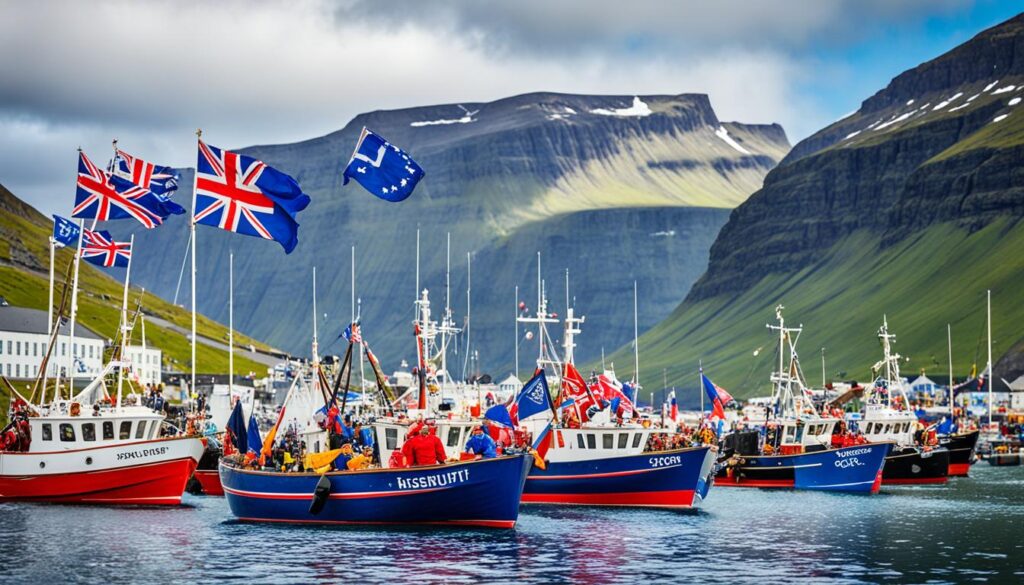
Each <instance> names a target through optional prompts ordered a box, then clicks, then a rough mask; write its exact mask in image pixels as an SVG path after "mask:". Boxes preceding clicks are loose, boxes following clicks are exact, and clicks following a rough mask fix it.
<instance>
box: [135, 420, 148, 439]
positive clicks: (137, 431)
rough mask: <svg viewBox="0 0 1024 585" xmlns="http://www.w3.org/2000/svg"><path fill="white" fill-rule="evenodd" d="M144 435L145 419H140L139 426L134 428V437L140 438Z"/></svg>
mask: <svg viewBox="0 0 1024 585" xmlns="http://www.w3.org/2000/svg"><path fill="white" fill-rule="evenodd" d="M145 436H146V421H144V420H140V421H139V426H138V427H136V428H135V438H136V439H142V438H144V437H145Z"/></svg>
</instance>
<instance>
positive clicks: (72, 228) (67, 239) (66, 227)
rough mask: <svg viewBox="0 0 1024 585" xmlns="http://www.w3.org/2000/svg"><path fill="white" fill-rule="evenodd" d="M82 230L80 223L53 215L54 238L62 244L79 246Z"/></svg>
mask: <svg viewBox="0 0 1024 585" xmlns="http://www.w3.org/2000/svg"><path fill="white" fill-rule="evenodd" d="M81 231H82V230H81V228H79V227H78V224H76V223H74V222H73V221H71V220H70V219H65V218H63V217H61V216H59V215H54V216H53V240H54V241H55V242H57V243H58V244H60V245H61V246H77V245H78V233H79V232H81Z"/></svg>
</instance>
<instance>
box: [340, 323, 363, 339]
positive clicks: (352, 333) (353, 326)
mask: <svg viewBox="0 0 1024 585" xmlns="http://www.w3.org/2000/svg"><path fill="white" fill-rule="evenodd" d="M342 335H344V336H345V339H346V340H348V342H349V343H362V342H363V336H362V335H360V334H359V322H358V321H357V322H355V323H349V325H348V327H346V328H345V332H344V333H343V334H342Z"/></svg>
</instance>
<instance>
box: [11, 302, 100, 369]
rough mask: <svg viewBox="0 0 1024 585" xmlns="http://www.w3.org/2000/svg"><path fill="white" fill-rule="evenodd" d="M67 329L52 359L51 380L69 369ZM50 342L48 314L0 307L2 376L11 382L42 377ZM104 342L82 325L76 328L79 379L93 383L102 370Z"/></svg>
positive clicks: (64, 326) (58, 339)
mask: <svg viewBox="0 0 1024 585" xmlns="http://www.w3.org/2000/svg"><path fill="white" fill-rule="evenodd" d="M68 341H69V338H68V325H62V326H61V328H60V334H59V335H58V336H57V341H56V346H55V348H54V351H53V353H52V354H51V355H50V362H49V364H50V366H49V372H48V375H49V376H55V375H57V373H58V372H61V373H62V372H64V371H65V370H66V369H67V367H68V355H69V354H68ZM48 342H49V337H48V331H47V326H46V311H39V310H36V309H26V308H23V307H12V306H0V372H2V373H3V375H4V376H7V377H8V378H12V379H31V378H35V377H36V376H37V375H38V374H39V367H40V366H41V365H42V362H43V358H44V357H45V356H46V346H47V343H48ZM103 346H104V339H103V338H102V337H100V336H99V335H97V334H96V333H94V332H92V331H90V330H89V329H87V328H86V327H84V326H82V324H81V323H76V324H75V343H74V351H73V355H74V358H73V359H74V361H73V362H72V363H73V364H74V365H73V367H72V370H73V372H72V375H73V376H74V377H75V378H76V379H91V378H93V377H95V376H97V375H98V374H99V373H100V370H101V369H102V368H103Z"/></svg>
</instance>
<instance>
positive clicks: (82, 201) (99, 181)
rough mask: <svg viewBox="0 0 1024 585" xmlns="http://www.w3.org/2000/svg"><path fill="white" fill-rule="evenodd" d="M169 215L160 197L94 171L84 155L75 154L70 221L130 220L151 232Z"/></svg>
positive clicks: (95, 167) (113, 176) (129, 182)
mask: <svg viewBox="0 0 1024 585" xmlns="http://www.w3.org/2000/svg"><path fill="white" fill-rule="evenodd" d="M168 215H170V212H169V211H168V210H167V208H166V207H165V206H164V204H163V202H162V201H161V200H160V198H159V197H157V196H156V195H154V194H153V193H151V192H149V191H148V190H146V189H143V188H142V187H139V186H138V185H136V184H134V183H132V182H131V181H129V180H127V179H123V178H121V177H118V176H115V175H111V174H110V173H107V172H106V171H104V170H103V169H101V168H99V167H97V166H96V165H95V164H93V162H92V161H91V160H89V157H87V156H85V153H84V152H79V153H78V183H77V190H76V192H75V208H74V209H73V210H72V213H71V217H80V218H86V219H93V218H95V219H97V220H99V221H110V220H114V219H128V218H133V219H136V220H138V221H139V223H141V224H142V225H144V226H146V228H147V229H153V228H155V227H156V226H158V225H160V224H161V223H162V222H163V220H164V218H166V217H167V216H168Z"/></svg>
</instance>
